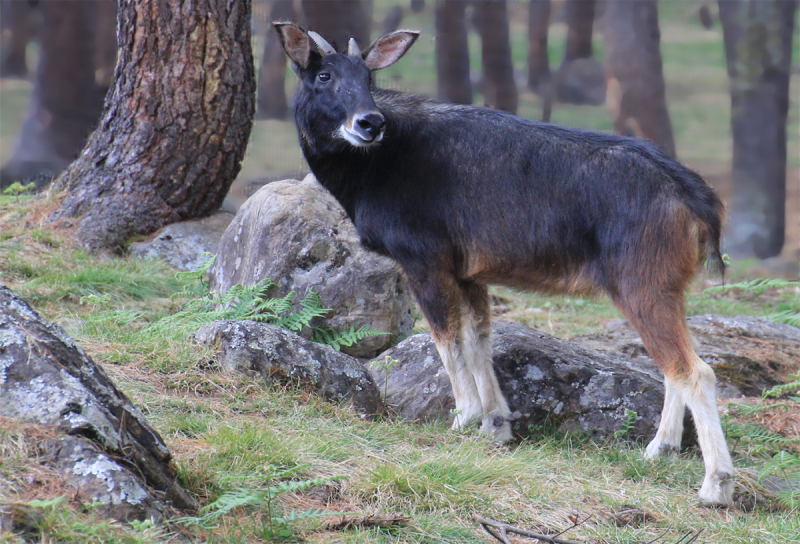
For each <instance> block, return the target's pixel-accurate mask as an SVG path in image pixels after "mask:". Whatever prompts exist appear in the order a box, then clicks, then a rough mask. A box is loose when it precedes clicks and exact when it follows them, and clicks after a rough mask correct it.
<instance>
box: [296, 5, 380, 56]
mask: <svg viewBox="0 0 800 544" xmlns="http://www.w3.org/2000/svg"><path fill="white" fill-rule="evenodd" d="M303 13H304V14H305V17H306V22H307V23H308V28H309V29H310V30H313V31H315V32H318V33H319V34H321V35H322V37H323V38H325V39H326V40H328V41H329V42H330V43H332V44H333V45H334V46H336V47H338V48H340V49H342V48H346V47H347V42H348V41H349V40H350V38H355V39H356V42H358V45H359V47H361V49H366V47H367V46H368V45H369V44H370V40H369V36H370V25H369V19H368V17H367V12H366V10H365V9H364V4H363V3H362V2H361V0H303Z"/></svg>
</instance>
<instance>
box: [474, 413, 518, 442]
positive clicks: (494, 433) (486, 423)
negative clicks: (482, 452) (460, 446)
mask: <svg viewBox="0 0 800 544" xmlns="http://www.w3.org/2000/svg"><path fill="white" fill-rule="evenodd" d="M481 432H482V433H483V434H486V435H488V436H490V437H491V438H492V440H495V441H497V442H508V441H509V440H511V438H512V437H513V436H512V433H511V423H510V422H509V420H508V418H506V417H503V416H490V417H487V418H485V419H484V420H483V425H481Z"/></svg>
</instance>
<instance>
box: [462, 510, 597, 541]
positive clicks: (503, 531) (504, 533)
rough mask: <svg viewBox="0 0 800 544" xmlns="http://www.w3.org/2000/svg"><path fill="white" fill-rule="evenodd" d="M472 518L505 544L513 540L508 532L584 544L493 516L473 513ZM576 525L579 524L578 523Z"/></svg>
mask: <svg viewBox="0 0 800 544" xmlns="http://www.w3.org/2000/svg"><path fill="white" fill-rule="evenodd" d="M472 519H473V520H475V521H476V522H478V523H480V524H481V525H482V526H483V529H484V530H485V531H486V532H487V533H489V534H490V535H492V536H493V537H494V538H495V539H497V540H499V541H500V542H502V543H503V544H511V541H510V540H508V533H515V534H518V535H522V536H527V537H529V538H535V539H536V540H540V541H542V542H548V543H549V544H583V543H581V542H578V541H577V540H567V539H564V538H558V537H554V536H547V535H542V534H539V533H534V532H533V531H528V530H526V529H520V528H519V527H514V526H513V525H509V524H507V523H503V522H501V521H495V520H493V519H491V518H487V517H484V516H481V515H480V514H473V515H472ZM584 521H586V520H584ZM574 526H577V524H576V525H574ZM490 528H491V529H490ZM571 528H572V527H570V529H571ZM493 529H494V530H497V531H499V532H500V533H499V534H497V533H495V531H494V530H493Z"/></svg>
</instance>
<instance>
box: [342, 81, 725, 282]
mask: <svg viewBox="0 0 800 544" xmlns="http://www.w3.org/2000/svg"><path fill="white" fill-rule="evenodd" d="M374 96H375V102H376V105H377V106H378V108H379V109H380V110H381V111H382V112H383V113H384V115H385V116H386V118H387V133H386V136H385V138H384V141H383V142H382V143H381V145H380V146H378V147H376V148H375V149H371V150H369V151H368V152H367V153H363V154H358V153H354V157H355V160H354V161H352V162H351V163H350V164H351V168H352V171H351V172H348V173H347V174H345V175H347V176H348V179H349V180H350V183H356V184H358V185H359V186H360V187H362V189H361V190H360V191H359V192H358V193H357V194H358V202H356V203H355V206H354V208H353V217H354V220H355V222H356V225H357V227H358V228H359V231H360V232H362V235H363V236H364V238H365V242H366V243H367V244H368V245H370V246H372V247H374V248H375V249H377V250H379V251H384V252H386V253H389V254H391V255H393V256H395V257H396V258H398V257H402V255H403V254H406V253H408V254H411V256H412V257H413V258H418V257H420V256H421V255H420V254H421V253H424V252H426V251H430V252H431V253H432V254H433V253H436V254H441V253H442V250H443V248H444V250H445V251H446V252H449V253H450V254H452V255H453V259H454V262H455V265H456V266H457V267H458V268H460V270H461V274H462V275H465V276H471V275H473V276H474V275H475V274H478V273H481V274H484V276H485V277H483V278H474V279H483V280H485V281H487V282H495V281H500V280H502V281H501V282H502V283H511V284H517V285H518V286H524V285H525V284H526V283H530V282H531V281H534V282H535V281H539V282H540V283H541V282H542V281H545V280H546V278H544V277H541V276H540V277H539V278H538V279H536V278H531V277H530V273H531V272H530V271H531V270H534V269H538V270H549V271H551V272H552V273H550V274H547V275H548V276H552V278H554V279H557V278H558V277H559V276H564V275H565V274H566V275H569V274H570V271H572V270H574V269H576V268H581V267H583V268H585V267H586V266H588V265H593V263H594V265H598V266H599V264H600V263H596V262H595V261H596V259H598V258H599V256H601V255H602V256H603V258H605V259H606V260H607V259H608V256H609V252H610V253H611V254H613V253H614V252H615V251H617V252H620V251H622V252H624V251H627V248H626V246H625V244H626V243H627V242H628V241H629V240H630V238H631V237H635V236H636V235H637V233H641V232H643V231H644V230H647V225H648V223H652V222H658V221H664V217H663V214H664V213H669V210H670V209H671V208H674V207H675V206H676V205H683V206H685V207H686V208H687V209H689V210H690V211H691V213H692V214H693V215H694V216H695V218H696V220H697V221H698V223H699V224H701V225H704V227H703V229H704V230H705V231H707V232H708V233H709V235H708V237H709V239H710V243H711V246H712V249H713V247H718V239H719V230H720V224H721V219H720V214H721V209H722V206H721V203H720V202H719V199H718V198H717V197H716V195H715V194H714V193H713V191H712V190H711V189H710V188H709V187H708V186H707V185H706V184H705V182H704V181H703V180H702V179H701V178H700V177H699V176H698V175H697V174H695V173H694V172H692V171H691V170H689V169H688V168H686V167H684V166H682V165H681V164H680V163H678V162H677V161H675V160H674V159H671V158H669V157H667V156H666V155H664V154H663V153H662V152H661V151H660V150H659V149H658V148H657V147H656V146H655V145H654V144H652V143H650V142H647V141H642V140H637V139H634V138H627V137H623V136H617V135H613V134H604V133H597V132H589V131H584V130H577V129H570V128H564V127H559V126H556V125H550V124H544V123H537V122H534V121H529V120H525V119H522V118H519V117H516V116H513V115H510V114H506V113H502V112H498V111H495V110H490V109H487V108H478V107H472V106H457V105H451V104H441V103H438V102H435V101H432V100H428V99H424V98H422V97H417V96H414V95H408V94H403V93H395V92H391V91H376V92H375V94H374ZM358 155H360V156H358ZM345 170H346V169H342V172H344V171H345ZM356 208H357V209H358V211H356ZM420 233H422V234H423V236H418V234H420ZM419 240H424V241H425V244H420V243H419ZM411 244H414V246H413V247H412V245H411ZM489 254H491V259H490V260H491V263H488V260H489V257H488V255H489ZM401 260H402V259H401ZM489 269H491V271H489ZM599 273H600V272H599V269H598V270H597V271H595V272H593V273H592V274H594V275H595V276H597V274H599ZM540 274H541V273H540ZM595 279H598V278H595ZM545 283H546V281H545ZM556 283H557V285H555V284H554V285H552V286H551V287H552V288H553V289H554V290H565V289H563V288H562V287H563V285H562V284H563V283H564V282H563V281H562V280H558V281H557V282H556ZM566 290H569V289H566Z"/></svg>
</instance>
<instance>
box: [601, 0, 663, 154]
mask: <svg viewBox="0 0 800 544" xmlns="http://www.w3.org/2000/svg"><path fill="white" fill-rule="evenodd" d="M603 39H604V41H605V50H606V83H607V87H606V105H607V106H608V109H609V112H610V113H611V116H612V117H613V118H614V130H615V131H616V132H617V133H620V134H628V135H632V136H637V137H639V138H647V139H650V140H652V141H654V142H655V143H656V144H658V145H659V146H660V147H661V149H663V150H664V152H666V153H667V154H668V155H670V156H673V157H674V156H675V142H674V139H673V136H672V123H671V122H670V118H669V112H668V111H667V101H666V96H665V90H664V75H663V73H662V62H661V51H660V41H661V33H660V31H659V29H658V6H657V0H637V1H636V2H630V1H629V0H606V4H605V12H604V16H603Z"/></svg>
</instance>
